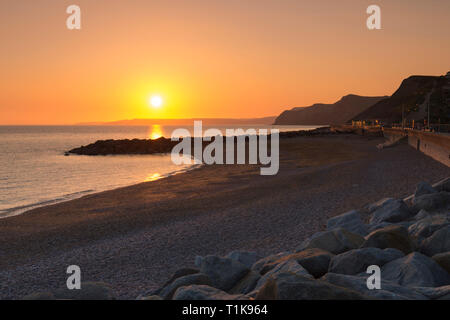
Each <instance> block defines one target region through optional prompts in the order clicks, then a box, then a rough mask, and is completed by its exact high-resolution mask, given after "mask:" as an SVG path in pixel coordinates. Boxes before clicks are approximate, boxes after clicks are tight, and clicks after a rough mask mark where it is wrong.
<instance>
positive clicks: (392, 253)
mask: <svg viewBox="0 0 450 320" xmlns="http://www.w3.org/2000/svg"><path fill="white" fill-rule="evenodd" d="M403 256H404V254H403V252H401V251H400V250H397V249H392V248H388V249H384V250H383V249H379V248H362V249H354V250H350V251H347V252H344V253H341V254H339V255H337V256H334V257H333V259H331V263H330V267H329V270H328V272H332V273H340V274H348V275H354V274H358V273H361V272H366V270H367V267H369V266H371V265H377V266H379V267H381V266H383V265H385V264H386V263H388V262H390V261H392V260H395V259H398V258H401V257H403Z"/></svg>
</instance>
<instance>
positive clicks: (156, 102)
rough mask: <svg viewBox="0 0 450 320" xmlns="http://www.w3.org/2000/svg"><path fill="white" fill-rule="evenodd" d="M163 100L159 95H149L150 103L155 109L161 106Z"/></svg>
mask: <svg viewBox="0 0 450 320" xmlns="http://www.w3.org/2000/svg"><path fill="white" fill-rule="evenodd" d="M163 102H164V101H163V98H162V97H161V96H160V95H154V96H151V97H150V105H151V106H152V107H153V108H155V109H159V108H161V107H162V105H163Z"/></svg>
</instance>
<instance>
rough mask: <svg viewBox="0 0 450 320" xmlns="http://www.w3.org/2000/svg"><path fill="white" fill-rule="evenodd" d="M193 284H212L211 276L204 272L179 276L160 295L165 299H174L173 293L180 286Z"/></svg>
mask: <svg viewBox="0 0 450 320" xmlns="http://www.w3.org/2000/svg"><path fill="white" fill-rule="evenodd" d="M193 284H204V285H211V280H210V279H209V277H208V276H207V275H205V274H202V273H195V274H190V275H187V276H184V277H179V278H177V279H176V280H175V281H173V282H172V283H170V284H168V285H167V286H166V287H164V288H163V289H162V290H161V292H160V294H159V296H161V297H162V298H163V299H164V300H170V299H172V296H173V294H174V293H175V291H177V289H178V288H180V287H185V286H189V285H193Z"/></svg>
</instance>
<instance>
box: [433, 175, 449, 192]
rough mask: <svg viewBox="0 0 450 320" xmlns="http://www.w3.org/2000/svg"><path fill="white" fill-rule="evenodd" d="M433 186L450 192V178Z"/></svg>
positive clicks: (438, 189)
mask: <svg viewBox="0 0 450 320" xmlns="http://www.w3.org/2000/svg"><path fill="white" fill-rule="evenodd" d="M433 188H434V189H435V190H437V191H446V192H450V178H447V179H444V180H442V181H439V182H438V183H436V184H434V185H433Z"/></svg>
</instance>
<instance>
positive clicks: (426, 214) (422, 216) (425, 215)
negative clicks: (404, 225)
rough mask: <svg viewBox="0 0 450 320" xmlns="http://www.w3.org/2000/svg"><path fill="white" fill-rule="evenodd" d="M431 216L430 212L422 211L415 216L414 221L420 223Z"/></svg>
mask: <svg viewBox="0 0 450 320" xmlns="http://www.w3.org/2000/svg"><path fill="white" fill-rule="evenodd" d="M430 216H431V214H430V213H429V212H428V211H426V210H423V209H422V210H420V211H419V212H418V213H417V214H416V215H415V216H414V220H416V221H419V220H422V219H425V218H428V217H430Z"/></svg>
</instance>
